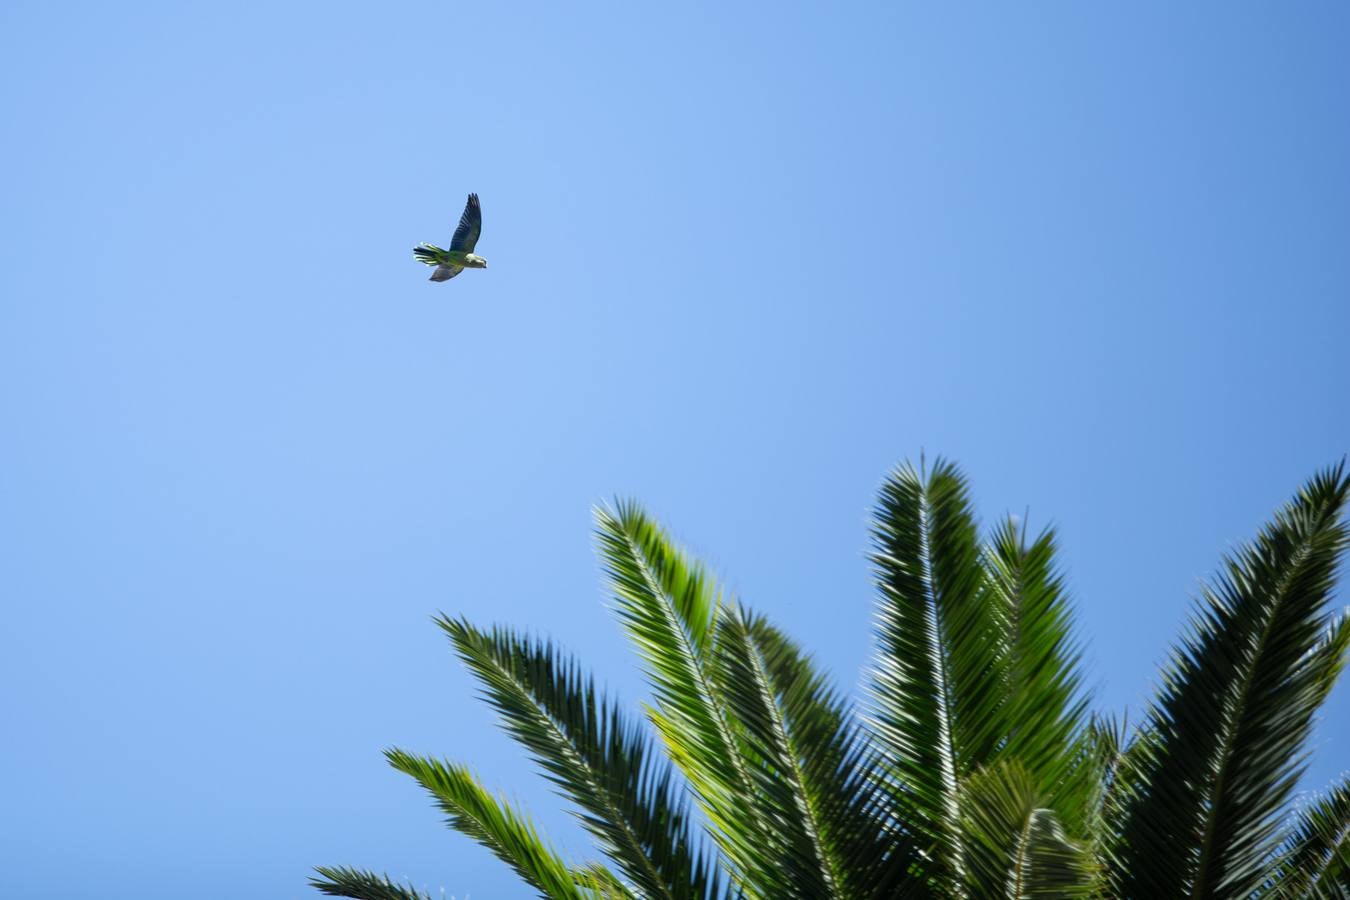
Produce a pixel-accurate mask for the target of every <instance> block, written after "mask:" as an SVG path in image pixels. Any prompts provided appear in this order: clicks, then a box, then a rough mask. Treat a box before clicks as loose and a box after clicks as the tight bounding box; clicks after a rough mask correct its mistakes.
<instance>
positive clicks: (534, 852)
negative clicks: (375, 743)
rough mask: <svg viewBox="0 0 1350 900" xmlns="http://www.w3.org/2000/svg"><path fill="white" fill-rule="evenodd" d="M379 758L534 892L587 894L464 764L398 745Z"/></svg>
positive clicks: (586, 898)
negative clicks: (409, 780) (415, 783)
mask: <svg viewBox="0 0 1350 900" xmlns="http://www.w3.org/2000/svg"><path fill="white" fill-rule="evenodd" d="M385 757H386V758H388V760H389V764H390V765H392V766H393V767H394V768H395V769H398V770H399V771H400V772H405V773H407V774H408V775H411V776H412V777H413V778H415V779H416V780H417V781H418V783H420V784H421V785H422V787H424V788H426V790H427V792H428V793H430V794H431V796H432V798H433V799H434V800H435V801H436V804H437V805H438V806H440V808H441V809H442V810H444V811H445V813H446V814H447V815H448V816H449V820H448V821H449V823H450V827H452V828H454V829H455V830H456V831H459V832H461V833H463V834H467V835H468V836H469V837H471V838H473V839H474V840H476V841H478V842H479V843H480V844H482V845H483V846H485V847H487V848H488V849H489V850H491V851H492V852H493V853H495V854H496V855H497V857H498V858H499V859H501V860H502V861H503V862H505V863H506V864H507V865H509V866H510V867H511V868H513V869H515V870H516V872H517V874H519V875H520V877H521V878H523V879H525V880H526V881H527V882H529V883H530V884H531V885H533V886H534V887H535V889H537V890H538V891H539V893H540V896H543V897H548V898H553V900H565V898H575V900H591V898H592V897H593V895H592V894H591V893H590V892H589V891H588V890H587V889H585V888H583V887H582V886H581V885H579V884H577V880H576V876H575V874H574V873H573V871H572V869H571V868H569V867H568V865H567V863H566V862H564V861H563V859H562V858H561V857H559V856H558V854H557V853H556V852H555V851H554V850H553V849H552V848H551V847H550V846H549V845H548V844H546V843H545V842H544V840H543V839H542V838H541V837H540V836H539V832H538V830H537V829H536V828H535V826H534V823H533V822H531V821H530V819H529V817H528V816H526V815H524V814H523V813H520V812H517V811H516V810H514V809H512V808H511V807H510V806H509V805H508V804H506V803H505V802H504V801H502V800H498V799H497V798H495V797H493V796H492V795H491V794H489V793H488V791H487V789H485V788H484V787H483V786H482V784H480V783H479V781H478V779H477V778H475V777H474V776H473V774H472V773H471V772H470V771H469V770H468V769H466V768H465V767H463V766H458V765H454V764H452V763H443V762H440V761H438V760H434V759H427V758H425V757H419V756H414V755H412V754H411V753H405V752H404V751H402V750H387V751H385ZM614 880H615V881H616V882H617V879H614Z"/></svg>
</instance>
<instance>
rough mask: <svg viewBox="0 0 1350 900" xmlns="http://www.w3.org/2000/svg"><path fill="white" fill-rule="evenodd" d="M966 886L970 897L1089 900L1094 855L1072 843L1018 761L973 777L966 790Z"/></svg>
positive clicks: (1033, 778) (963, 785)
mask: <svg viewBox="0 0 1350 900" xmlns="http://www.w3.org/2000/svg"><path fill="white" fill-rule="evenodd" d="M962 793H963V803H962V804H961V809H962V812H963V823H962V824H963V827H964V830H965V832H966V834H967V835H968V841H967V860H968V872H967V885H968V887H969V895H970V896H972V897H1007V898H1009V900H1022V898H1037V897H1039V898H1047V900H1048V898H1056V900H1067V898H1073V897H1087V896H1089V895H1090V894H1091V893H1092V890H1093V886H1094V872H1093V866H1092V858H1091V855H1090V854H1089V853H1088V852H1087V851H1086V850H1085V849H1084V848H1083V847H1081V846H1079V845H1078V844H1076V843H1074V842H1073V841H1071V840H1069V838H1068V837H1067V836H1066V835H1065V833H1064V829H1063V828H1062V827H1061V825H1060V822H1059V820H1058V818H1057V817H1056V816H1055V813H1054V811H1053V810H1051V809H1049V808H1047V807H1046V806H1045V805H1044V804H1043V802H1042V801H1043V798H1041V797H1039V796H1038V795H1037V793H1036V781H1035V777H1034V776H1032V775H1031V773H1029V772H1027V770H1026V769H1024V768H1023V767H1022V766H1021V765H1020V764H1019V763H1017V762H1016V761H1012V760H1010V761H1005V762H1001V763H998V764H996V765H995V766H993V767H992V768H990V769H983V770H981V771H978V772H975V773H974V774H972V775H971V776H970V777H969V778H967V779H966V780H965V782H964V783H963V784H962Z"/></svg>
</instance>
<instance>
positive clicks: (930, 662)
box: [313, 461, 1350, 900]
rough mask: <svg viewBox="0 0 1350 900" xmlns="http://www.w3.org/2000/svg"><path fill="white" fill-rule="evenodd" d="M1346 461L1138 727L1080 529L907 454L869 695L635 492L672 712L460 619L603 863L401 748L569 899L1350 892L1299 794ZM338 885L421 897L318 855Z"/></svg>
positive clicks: (521, 735)
mask: <svg viewBox="0 0 1350 900" xmlns="http://www.w3.org/2000/svg"><path fill="white" fill-rule="evenodd" d="M1347 496H1350V477H1347V473H1346V471H1345V467H1344V465H1341V466H1337V467H1335V468H1333V469H1330V470H1328V471H1326V472H1324V473H1322V474H1320V475H1318V476H1316V477H1315V478H1313V479H1312V480H1311V481H1309V482H1308V483H1307V485H1305V486H1304V488H1303V489H1302V490H1301V491H1300V492H1299V493H1298V494H1297V496H1295V497H1294V498H1293V499H1292V500H1291V501H1290V502H1289V503H1288V504H1287V505H1286V506H1285V507H1284V508H1282V509H1281V510H1279V511H1278V512H1277V513H1276V515H1275V517H1274V519H1273V520H1272V521H1271V522H1270V523H1269V524H1267V525H1266V527H1265V528H1264V529H1262V530H1261V532H1260V533H1259V534H1258V535H1257V536H1256V538H1255V539H1254V540H1253V541H1251V542H1250V543H1249V544H1248V545H1246V546H1244V547H1243V548H1241V549H1240V550H1239V551H1238V552H1236V553H1234V554H1233V555H1232V556H1231V557H1229V558H1227V559H1225V560H1224V562H1223V565H1222V567H1221V569H1220V571H1219V573H1218V574H1216V575H1215V576H1214V577H1213V578H1212V580H1211V581H1210V582H1209V584H1208V585H1207V586H1206V587H1205V589H1204V590H1203V592H1202V594H1201V596H1200V598H1199V600H1198V602H1197V604H1196V608H1195V611H1194V613H1193V615H1192V617H1191V621H1190V623H1189V625H1188V626H1187V628H1186V631H1185V634H1183V636H1182V638H1181V640H1180V641H1179V642H1178V643H1177V644H1176V646H1175V647H1174V648H1173V650H1172V653H1171V655H1170V658H1169V662H1168V663H1167V665H1166V667H1165V670H1164V672H1163V674H1162V678H1161V682H1160V687H1159V689H1158V691H1157V693H1156V696H1155V697H1154V698H1153V700H1152V702H1151V705H1150V706H1149V708H1148V709H1147V711H1146V712H1145V714H1144V715H1143V717H1142V719H1141V721H1140V722H1139V723H1138V725H1137V726H1135V727H1133V728H1127V727H1126V726H1125V725H1123V724H1122V723H1120V722H1119V721H1118V720H1116V719H1114V718H1112V717H1109V716H1103V715H1098V714H1094V713H1093V712H1091V711H1090V709H1089V700H1090V698H1089V697H1088V696H1087V694H1086V692H1085V691H1084V689H1083V685H1082V681H1081V676H1080V674H1079V662H1080V660H1079V644H1078V641H1077V639H1076V638H1075V636H1074V629H1073V623H1072V616H1071V610H1070V606H1069V601H1068V598H1067V596H1066V593H1065V589H1064V584H1063V581H1062V580H1061V578H1060V575H1059V570H1058V566H1057V564H1056V549H1055V536H1054V534H1053V532H1051V531H1048V530H1047V531H1044V532H1042V533H1040V534H1038V535H1035V536H1028V535H1027V534H1026V532H1025V531H1024V530H1023V529H1022V528H1020V527H1018V525H1017V524H1016V523H1015V522H1014V521H1013V520H1011V519H1009V520H1007V521H1004V522H1001V523H998V524H996V525H995V526H994V527H993V528H992V529H991V530H990V531H989V532H988V533H987V534H985V535H983V536H982V535H981V533H980V530H979V528H978V526H977V523H976V520H975V516H974V513H973V510H972V506H971V502H970V499H969V492H968V488H967V484H966V480H965V478H964V477H963V476H962V474H961V472H960V471H959V470H958V469H957V468H956V467H955V466H954V465H952V464H950V463H947V462H941V461H940V462H938V463H937V464H935V465H934V466H932V467H931V469H929V468H924V469H922V470H921V469H916V468H914V467H912V466H903V467H901V468H899V469H897V470H896V471H895V472H893V473H892V474H891V475H890V477H889V478H888V479H887V480H886V483H885V485H884V486H883V488H882V491H881V497H880V502H879V503H878V505H877V508H876V511H875V516H874V527H873V554H872V559H873V564H874V566H875V572H876V581H877V588H878V594H879V596H878V601H877V613H876V639H877V649H876V654H875V657H874V659H873V660H872V662H871V665H870V668H869V671H868V673H867V689H866V691H865V696H864V698H863V699H862V701H861V702H860V703H858V704H854V703H853V702H851V701H850V700H849V699H848V698H847V697H845V696H844V695H842V694H840V693H838V692H837V691H836V690H835V689H834V688H832V687H831V686H830V684H828V683H827V682H826V680H825V679H823V678H822V677H821V675H820V674H819V673H818V672H817V671H816V669H815V668H814V666H813V665H812V663H811V661H810V659H809V658H807V657H806V656H805V655H804V654H803V653H802V651H801V650H800V649H798V647H797V645H796V644H795V643H794V642H793V641H792V640H790V639H789V638H788V637H787V636H786V635H784V634H783V633H782V632H780V631H778V630H777V629H776V628H774V627H773V625H771V624H770V623H769V622H768V621H766V620H765V619H764V618H762V617H761V616H759V615H757V614H755V613H753V612H751V611H750V610H748V609H747V608H746V607H744V606H743V605H742V604H740V603H739V602H738V601H736V600H735V599H733V598H730V597H728V596H727V595H726V594H725V593H724V592H723V591H722V590H721V589H720V588H719V587H718V585H717V584H716V582H715V581H714V580H713V578H712V577H711V576H710V575H709V573H708V572H707V571H706V570H705V569H704V568H702V567H701V566H700V565H698V564H697V563H696V562H694V561H692V560H691V559H689V557H688V556H687V555H686V554H685V553H684V552H682V551H681V550H680V549H679V548H678V547H677V546H676V545H674V544H673V543H672V542H671V540H670V539H669V537H668V536H667V535H666V533H665V532H664V531H663V530H662V529H661V528H660V527H659V526H658V525H657V524H656V523H655V522H654V521H653V520H652V519H651V518H649V517H648V516H647V515H646V513H644V512H643V510H642V509H640V508H639V507H638V506H636V505H634V504H631V503H619V504H617V505H615V506H614V507H612V508H603V509H599V510H597V512H596V523H597V540H598V544H599V551H600V554H601V556H602V558H603V560H604V564H605V568H606V571H607V573H608V576H609V582H610V587H611V590H612V593H613V596H614V598H615V608H616V610H617V613H618V616H619V619H620V621H621V622H622V624H623V626H624V629H625V630H626V632H627V634H628V636H629V638H630V639H631V640H632V642H633V644H634V645H635V646H636V648H637V650H638V652H639V654H640V655H641V658H642V662H643V666H644V669H645V672H646V674H647V677H648V680H649V682H650V685H651V689H652V695H653V703H652V705H651V706H649V707H648V708H647V709H646V710H645V711H644V712H645V715H644V716H642V717H640V718H635V717H633V716H632V715H630V714H629V713H627V712H626V711H625V710H624V708H623V707H622V706H620V705H619V704H618V703H616V702H615V700H614V699H613V698H612V697H610V696H609V695H607V694H605V693H604V692H603V691H601V690H600V689H599V688H597V686H596V684H595V682H594V681H593V680H592V679H591V677H590V676H588V675H587V674H586V673H585V672H584V671H583V669H582V668H581V667H580V666H579V665H578V664H577V662H576V661H574V660H573V659H572V658H570V657H569V656H567V655H566V654H565V653H563V652H562V651H561V650H559V649H558V648H557V647H555V646H554V645H552V644H551V643H549V642H548V641H546V640H541V639H537V638H531V637H528V636H525V635H522V634H520V633H518V632H515V631H513V630H510V629H507V628H501V627H498V628H494V629H491V630H483V629H480V628H477V627H475V626H473V625H471V624H469V623H468V622H465V621H463V620H461V619H455V618H448V617H445V616H441V617H440V618H438V619H437V620H436V622H437V624H438V625H439V626H440V627H441V628H442V629H443V630H444V631H445V632H446V634H447V635H448V636H449V638H450V640H451V642H452V643H453V645H454V647H455V650H456V651H457V652H458V654H459V655H460V657H461V658H462V659H463V660H464V662H465V663H466V665H467V666H468V667H469V669H470V670H471V671H472V672H473V673H474V674H475V675H476V676H477V677H478V678H479V679H480V681H481V682H482V684H483V687H484V691H485V695H486V697H487V698H488V700H489V701H490V702H491V703H492V704H493V706H494V707H495V708H496V709H497V711H498V712H499V713H500V714H501V717H502V720H503V723H504V725H505V727H506V729H507V730H508V731H509V732H510V733H511V735H512V736H513V737H514V738H515V739H516V740H518V741H519V742H520V743H521V744H523V745H524V746H525V747H526V748H528V750H529V752H530V753H531V755H532V756H533V758H534V759H535V761H536V762H537V763H538V764H539V766H540V768H541V770H542V772H543V774H544V775H545V777H547V778H548V779H549V780H550V781H551V782H552V783H553V784H554V785H555V787H556V788H557V790H558V791H559V792H560V793H561V794H562V795H564V796H565V797H566V798H567V799H568V800H569V801H570V803H571V805H572V806H573V808H574V809H575V812H576V814H577V816H578V818H579V819H580V821H581V823H582V824H583V825H584V826H585V828H586V829H587V831H588V832H589V833H590V835H591V837H592V838H593V839H594V842H595V846H596V848H597V849H598V850H599V851H600V853H601V854H603V861H600V860H596V861H589V862H582V863H577V862H572V861H568V860H565V859H564V858H562V856H561V855H560V854H559V853H558V852H557V851H556V850H554V849H553V848H552V847H551V846H550V844H549V843H548V842H547V841H546V840H545V839H544V838H542V837H541V836H540V835H539V833H538V831H537V830H536V828H535V826H534V825H533V824H532V823H531V821H530V819H529V817H528V815H527V814H526V813H524V812H523V811H521V810H519V809H517V808H515V807H514V806H512V805H510V804H508V803H507V802H505V801H504V800H502V799H500V798H498V797H496V796H494V795H493V794H491V793H490V792H488V791H487V790H486V789H485V788H484V787H483V786H482V785H481V784H480V783H479V781H478V780H477V779H476V778H475V777H474V775H473V774H472V773H471V772H470V771H469V770H468V769H467V768H465V767H464V766H462V765H459V764H456V763H450V762H442V761H439V760H436V759H432V758H428V757H422V756H418V755H415V754H412V753H408V752H405V751H403V750H390V751H388V752H387V753H386V756H387V757H388V760H389V762H390V763H391V764H392V765H393V766H394V767H395V768H397V769H399V770H401V771H403V772H406V773H408V774H409V775H411V776H412V777H413V778H414V779H416V780H417V781H418V782H419V783H420V784H421V785H422V786H423V787H424V788H425V789H426V790H427V791H428V792H429V793H430V795H431V797H432V799H433V800H434V801H435V803H436V804H437V805H439V806H440V807H441V809H442V810H444V811H445V812H446V813H447V815H448V816H449V822H450V825H451V826H452V827H453V828H455V829H457V830H459V831H461V832H463V833H465V834H467V835H469V836H470V837H472V838H473V839H475V840H477V841H478V842H480V843H482V844H483V845H485V846H486V847H488V848H489V849H490V850H492V852H493V853H495V854H496V855H497V856H498V857H500V858H501V859H502V860H503V861H504V862H506V863H507V864H508V865H510V866H511V867H512V868H513V869H515V871H516V872H517V873H518V874H519V875H520V877H521V878H522V879H524V880H525V881H526V882H527V883H528V884H530V885H531V886H532V887H533V888H534V889H535V890H536V891H537V892H538V893H539V895H541V896H544V897H564V898H565V897H573V898H598V897H616V898H661V900H721V898H733V897H737V898H739V897H743V898H747V900H782V898H809V900H817V898H821V900H828V898H838V900H844V898H882V897H887V898H889V897H895V898H909V897H913V898H929V897H933V898H953V897H955V898H985V897H1006V898H1023V897H1047V898H1048V897H1063V898H1071V897H1120V898H1173V897H1175V898H1183V897H1185V898H1239V897H1241V898H1252V897H1269V898H1295V897H1346V896H1350V781H1341V782H1340V783H1338V784H1336V785H1334V786H1332V788H1331V789H1330V790H1328V791H1327V792H1325V793H1324V794H1322V795H1320V796H1318V797H1315V798H1313V799H1312V800H1311V801H1309V802H1306V803H1303V804H1301V805H1298V806H1297V807H1296V806H1295V804H1294V803H1293V802H1292V801H1293V797H1294V789H1295V786H1296V784H1297V783H1298V780H1299V778H1300V776H1301V774H1302V772H1303V769H1304V764H1305V760H1306V758H1307V741H1308V737H1309V732H1310V730H1311V727H1312V724H1313V717H1314V715H1315V713H1316V710H1317V709H1318V707H1319V706H1320V705H1321V703H1322V702H1323V701H1324V700H1325V699H1326V696H1327V694H1328V692H1329V691H1330V689H1331V687H1332V685H1333V683H1334V682H1335V680H1336V677H1337V676H1338V674H1339V673H1340V670H1341V667H1342V665H1343V664H1344V662H1345V658H1346V647H1347V643H1350V616H1348V615H1347V614H1346V612H1345V611H1342V610H1335V611H1333V610H1332V609H1331V606H1332V599H1333V597H1332V592H1333V589H1334V585H1335V579H1336V575H1337V570H1338V566H1339V564H1340V561H1341V559H1342V557H1343V556H1344V555H1345V551H1346V547H1347V542H1348V541H1350V532H1348V531H1347V525H1346V521H1345V515H1344V513H1345V505H1346V501H1347ZM313 884H314V885H315V886H316V887H317V888H318V889H319V890H320V891H322V892H323V893H325V894H330V895H335V896H343V897H357V898H369V900H425V897H424V895H423V894H421V893H419V892H418V891H416V890H414V889H412V888H409V887H404V886H401V885H398V884H395V883H393V882H391V881H390V880H389V879H387V878H385V877H383V876H380V875H376V874H373V873H370V872H365V871H360V870H356V869H351V868H320V869H319V870H318V876H317V877H316V878H315V879H314V880H313Z"/></svg>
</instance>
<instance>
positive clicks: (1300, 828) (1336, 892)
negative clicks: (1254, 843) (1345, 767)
mask: <svg viewBox="0 0 1350 900" xmlns="http://www.w3.org/2000/svg"><path fill="white" fill-rule="evenodd" d="M1277 871H1278V874H1277V876H1276V879H1275V884H1274V889H1273V890H1272V891H1271V892H1270V896H1272V897H1276V898H1279V900H1295V898H1304V897H1313V898H1324V897H1325V898H1333V897H1334V898H1343V897H1350V781H1346V780H1343V781H1341V782H1340V783H1339V784H1337V785H1336V786H1335V787H1334V788H1332V789H1331V790H1330V791H1328V792H1327V793H1326V794H1324V795H1323V796H1321V797H1319V798H1317V799H1316V800H1315V801H1313V802H1312V803H1310V804H1308V806H1307V807H1305V808H1304V809H1302V810H1300V811H1299V813H1298V818H1297V820H1296V821H1295V824H1294V828H1293V831H1292V833H1291V834H1290V835H1289V837H1288V838H1287V839H1286V840H1285V843H1284V846H1283V847H1282V848H1281V852H1280V864H1279V867H1278V870H1277Z"/></svg>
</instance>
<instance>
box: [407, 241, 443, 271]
mask: <svg viewBox="0 0 1350 900" xmlns="http://www.w3.org/2000/svg"><path fill="white" fill-rule="evenodd" d="M444 253H445V251H444V250H442V249H441V248H440V247H437V246H436V245H435V244H418V245H417V246H416V247H414V248H413V256H415V257H416V258H417V261H418V262H422V263H426V264H427V265H429V266H439V265H440V264H441V255H442V254H444Z"/></svg>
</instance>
